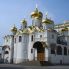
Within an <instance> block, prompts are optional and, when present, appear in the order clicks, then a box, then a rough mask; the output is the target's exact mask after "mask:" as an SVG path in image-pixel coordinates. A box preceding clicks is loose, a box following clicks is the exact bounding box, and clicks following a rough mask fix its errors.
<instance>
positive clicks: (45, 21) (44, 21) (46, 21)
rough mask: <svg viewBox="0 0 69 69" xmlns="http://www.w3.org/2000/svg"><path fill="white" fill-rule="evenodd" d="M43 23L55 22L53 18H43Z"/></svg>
mask: <svg viewBox="0 0 69 69" xmlns="http://www.w3.org/2000/svg"><path fill="white" fill-rule="evenodd" d="M42 23H45V24H52V23H54V22H53V21H52V20H51V19H48V18H46V19H43V20H42Z"/></svg>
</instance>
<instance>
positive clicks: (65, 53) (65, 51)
mask: <svg viewBox="0 0 69 69" xmlns="http://www.w3.org/2000/svg"><path fill="white" fill-rule="evenodd" d="M64 55H67V48H66V47H64Z"/></svg>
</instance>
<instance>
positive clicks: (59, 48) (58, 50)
mask: <svg viewBox="0 0 69 69" xmlns="http://www.w3.org/2000/svg"><path fill="white" fill-rule="evenodd" d="M57 54H58V55H62V48H61V46H57Z"/></svg>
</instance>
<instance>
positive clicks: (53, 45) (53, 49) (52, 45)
mask: <svg viewBox="0 0 69 69" xmlns="http://www.w3.org/2000/svg"><path fill="white" fill-rule="evenodd" d="M50 47H51V54H56V53H55V50H56V44H54V43H52V44H51V45H50Z"/></svg>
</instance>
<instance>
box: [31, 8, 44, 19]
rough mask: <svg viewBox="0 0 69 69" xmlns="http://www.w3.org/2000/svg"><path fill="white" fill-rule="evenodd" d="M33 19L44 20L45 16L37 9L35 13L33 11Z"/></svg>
mask: <svg viewBox="0 0 69 69" xmlns="http://www.w3.org/2000/svg"><path fill="white" fill-rule="evenodd" d="M31 17H34V18H42V17H43V14H42V12H40V11H38V9H37V8H36V9H35V11H33V12H32V13H31Z"/></svg>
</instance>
